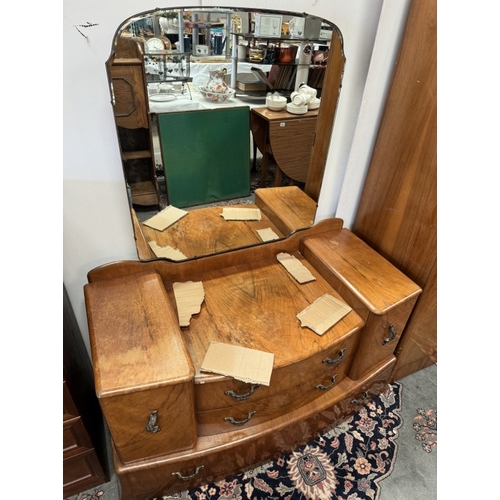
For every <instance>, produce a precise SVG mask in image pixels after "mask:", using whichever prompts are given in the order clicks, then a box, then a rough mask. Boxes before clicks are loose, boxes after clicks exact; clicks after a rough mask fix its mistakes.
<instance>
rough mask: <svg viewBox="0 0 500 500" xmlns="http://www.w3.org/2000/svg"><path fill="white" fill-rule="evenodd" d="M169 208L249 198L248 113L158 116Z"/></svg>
mask: <svg viewBox="0 0 500 500" xmlns="http://www.w3.org/2000/svg"><path fill="white" fill-rule="evenodd" d="M158 128H159V135H160V145H161V152H162V157H163V165H164V168H165V179H166V183H167V191H168V199H169V202H170V204H171V205H175V206H177V207H187V206H190V205H199V204H202V203H211V202H215V201H221V200H229V199H231V198H238V197H241V196H249V195H250V116H249V108H248V107H238V108H225V109H207V110H201V111H188V112H181V113H161V114H158Z"/></svg>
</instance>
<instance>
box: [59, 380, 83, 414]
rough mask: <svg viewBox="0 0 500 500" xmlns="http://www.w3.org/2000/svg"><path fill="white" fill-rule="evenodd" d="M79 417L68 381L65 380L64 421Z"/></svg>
mask: <svg viewBox="0 0 500 500" xmlns="http://www.w3.org/2000/svg"><path fill="white" fill-rule="evenodd" d="M78 415H79V413H78V410H77V408H76V406H75V403H74V401H73V398H72V397H71V393H70V392H69V389H68V386H67V385H66V381H64V380H63V420H69V419H71V418H74V417H77V416H78Z"/></svg>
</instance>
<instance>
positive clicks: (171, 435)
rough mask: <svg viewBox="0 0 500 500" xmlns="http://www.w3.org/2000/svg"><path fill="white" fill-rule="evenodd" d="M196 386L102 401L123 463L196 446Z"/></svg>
mask: <svg viewBox="0 0 500 500" xmlns="http://www.w3.org/2000/svg"><path fill="white" fill-rule="evenodd" d="M193 393H194V390H193V383H192V382H189V383H184V384H175V385H172V386H166V387H160V388H157V389H150V390H138V391H136V392H133V393H130V394H123V395H119V396H115V397H106V398H102V399H101V400H100V403H101V406H102V409H103V413H104V416H105V418H106V421H107V423H108V426H109V429H110V433H111V436H112V438H113V441H114V443H115V445H116V449H117V452H118V455H119V456H120V459H121V460H122V461H123V462H124V463H127V462H131V461H134V460H139V459H143V458H149V457H154V456H157V455H161V454H164V453H174V452H178V451H182V450H186V449H189V448H192V447H193V446H194V445H195V444H196V439H197V436H196V424H195V410H194V405H193V401H194V399H193V398H194V394H193Z"/></svg>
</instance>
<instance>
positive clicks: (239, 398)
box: [224, 384, 260, 401]
mask: <svg viewBox="0 0 500 500" xmlns="http://www.w3.org/2000/svg"><path fill="white" fill-rule="evenodd" d="M259 387H260V385H259V384H252V386H251V387H250V390H249V391H248V392H247V393H246V394H236V393H235V392H234V391H226V392H225V393H224V394H225V395H226V396H231V397H232V398H233V399H236V401H243V400H244V399H247V398H249V397H250V396H251V395H252V394H253V393H254V392H255V389H258V388H259Z"/></svg>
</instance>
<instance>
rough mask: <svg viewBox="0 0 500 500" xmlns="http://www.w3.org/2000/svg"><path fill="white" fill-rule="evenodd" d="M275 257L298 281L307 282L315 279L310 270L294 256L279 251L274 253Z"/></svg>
mask: <svg viewBox="0 0 500 500" xmlns="http://www.w3.org/2000/svg"><path fill="white" fill-rule="evenodd" d="M276 258H277V259H278V261H279V262H280V263H281V264H282V265H283V267H284V268H285V269H286V270H287V271H288V272H289V273H290V274H291V275H292V276H293V277H294V278H295V279H296V280H297V281H298V282H299V283H308V282H309V281H314V280H316V278H315V277H314V275H313V274H312V273H311V271H309V269H307V267H306V266H304V264H302V262H300V260H299V259H297V258H296V257H295V256H293V255H290V254H289V253H284V252H281V253H279V254H278V255H276Z"/></svg>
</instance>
